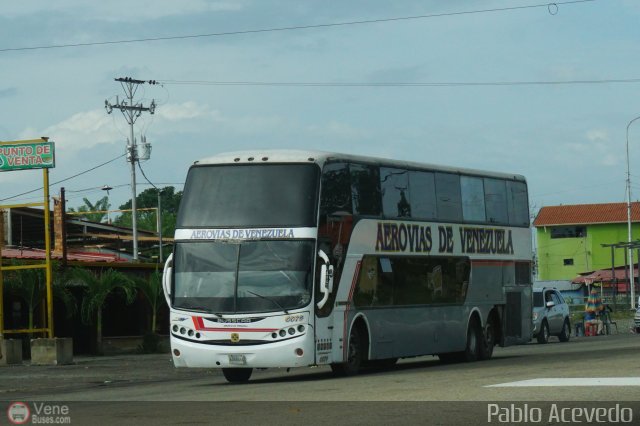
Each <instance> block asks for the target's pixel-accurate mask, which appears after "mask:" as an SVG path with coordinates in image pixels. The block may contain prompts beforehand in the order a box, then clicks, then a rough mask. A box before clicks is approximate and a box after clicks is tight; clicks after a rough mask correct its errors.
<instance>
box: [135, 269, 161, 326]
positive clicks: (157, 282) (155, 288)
mask: <svg viewBox="0 0 640 426" xmlns="http://www.w3.org/2000/svg"><path fill="white" fill-rule="evenodd" d="M135 283H136V287H137V288H138V290H140V291H141V292H142V294H143V295H144V298H145V299H147V302H148V303H149V307H150V308H151V333H152V334H155V333H156V326H157V318H158V311H159V310H160V308H161V307H162V305H163V304H164V303H165V299H164V293H163V290H162V272H160V271H159V270H158V269H156V270H155V271H153V273H151V274H150V275H149V277H148V278H147V279H144V278H136V279H135Z"/></svg>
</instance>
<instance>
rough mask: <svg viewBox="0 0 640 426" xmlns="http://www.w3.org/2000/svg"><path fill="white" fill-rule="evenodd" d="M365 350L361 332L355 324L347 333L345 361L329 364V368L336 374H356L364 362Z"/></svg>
mask: <svg viewBox="0 0 640 426" xmlns="http://www.w3.org/2000/svg"><path fill="white" fill-rule="evenodd" d="M366 350H367V348H366V347H365V343H364V336H363V333H362V331H361V330H360V328H359V327H358V326H357V325H354V326H353V327H352V328H351V333H350V334H349V346H348V352H347V361H346V362H342V363H338V364H331V370H332V371H333V373H334V374H336V375H338V376H354V375H356V374H358V372H359V371H360V367H361V366H362V364H363V363H364V360H365V353H366Z"/></svg>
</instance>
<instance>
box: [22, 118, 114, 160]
mask: <svg viewBox="0 0 640 426" xmlns="http://www.w3.org/2000/svg"><path fill="white" fill-rule="evenodd" d="M40 136H47V137H49V138H51V140H53V141H54V142H55V143H56V152H58V153H60V152H70V151H79V150H82V149H87V148H91V147H92V146H95V145H98V144H101V143H116V142H117V143H121V142H122V139H123V138H122V135H121V134H120V133H119V132H118V130H117V129H116V128H115V126H114V125H113V122H112V118H111V117H110V116H109V115H107V114H106V113H105V112H104V110H102V109H99V110H92V111H85V112H79V113H76V114H74V115H72V116H71V117H69V118H67V119H66V120H64V121H61V122H60V123H57V124H54V125H52V126H49V127H47V128H45V129H39V130H36V129H33V128H27V129H25V130H24V131H22V132H21V138H24V139H33V138H34V137H40Z"/></svg>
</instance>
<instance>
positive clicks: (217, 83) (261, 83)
mask: <svg viewBox="0 0 640 426" xmlns="http://www.w3.org/2000/svg"><path fill="white" fill-rule="evenodd" d="M157 82H158V83H160V84H176V85H193V86H274V87H275V86H277V87H465V86H467V87H473V86H479V87H482V86H562V85H586V84H629V83H640V78H628V79H602V80H542V81H533V80H531V81H484V82H483V81H466V82H465V81H449V82H415V83H400V82H371V83H363V82H347V83H340V82H337V83H335V82H283V81H280V82H276V81H271V82H269V81H206V80H193V81H190V80H157Z"/></svg>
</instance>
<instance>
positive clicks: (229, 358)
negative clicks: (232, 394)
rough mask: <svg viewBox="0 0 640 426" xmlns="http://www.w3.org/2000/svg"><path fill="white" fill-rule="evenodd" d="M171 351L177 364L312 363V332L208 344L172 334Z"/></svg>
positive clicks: (257, 365) (264, 365)
mask: <svg viewBox="0 0 640 426" xmlns="http://www.w3.org/2000/svg"><path fill="white" fill-rule="evenodd" d="M171 354H172V356H173V364H174V365H175V366H176V367H195V368H274V367H303V366H309V365H313V364H314V363H315V359H314V342H313V334H305V335H303V336H297V337H294V338H291V339H288V340H283V341H279V342H267V343H263V344H257V345H238V346H232V345H229V346H227V345H224V346H222V345H210V344H204V343H198V342H192V341H188V340H183V339H180V338H177V337H175V336H173V335H171Z"/></svg>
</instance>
